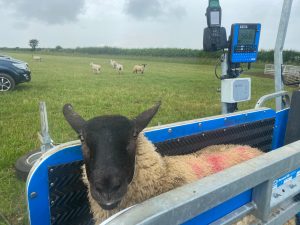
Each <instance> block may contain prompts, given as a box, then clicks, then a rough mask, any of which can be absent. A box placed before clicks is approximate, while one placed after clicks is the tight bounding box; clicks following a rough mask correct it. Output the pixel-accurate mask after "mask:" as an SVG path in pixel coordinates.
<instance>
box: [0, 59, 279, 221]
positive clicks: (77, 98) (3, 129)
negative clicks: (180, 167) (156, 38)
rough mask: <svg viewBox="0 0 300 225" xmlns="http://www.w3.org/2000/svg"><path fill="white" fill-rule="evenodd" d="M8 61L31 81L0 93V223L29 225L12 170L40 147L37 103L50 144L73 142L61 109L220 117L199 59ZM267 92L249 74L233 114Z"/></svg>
mask: <svg viewBox="0 0 300 225" xmlns="http://www.w3.org/2000/svg"><path fill="white" fill-rule="evenodd" d="M8 54H9V53H8ZM10 55H11V56H13V57H16V58H18V59H22V60H25V61H27V62H28V63H29V65H30V68H31V70H32V81H31V82H30V83H25V84H20V85H18V86H17V87H16V90H15V91H13V92H9V93H2V94H0V100H1V106H0V107H1V110H0V137H1V142H0V224H5V220H7V221H8V222H9V223H11V224H14V225H17V224H27V223H28V222H27V220H28V219H27V212H26V205H25V201H26V199H25V194H24V192H25V183H24V182H21V181H19V180H17V179H16V178H15V175H14V166H13V165H14V163H15V161H16V160H17V158H19V157H20V156H22V155H23V154H24V153H26V152H28V151H30V150H32V149H35V148H37V147H38V146H39V141H38V138H37V132H38V131H39V130H40V118H39V102H40V101H45V102H46V105H47V112H48V120H49V127H50V133H51V136H52V138H53V140H54V141H55V142H56V143H63V142H67V141H71V140H74V139H76V134H75V133H74V132H73V131H72V130H71V128H70V127H69V125H68V124H67V123H66V122H65V120H64V118H63V115H62V112H61V111H62V106H63V105H64V104H65V103H72V104H73V106H74V108H75V110H76V111H77V112H79V113H80V114H81V115H82V116H83V117H84V118H86V119H89V118H91V117H94V116H97V115H102V114H122V115H125V116H127V117H129V118H133V117H135V116H136V115H137V114H138V113H140V112H141V111H143V110H145V109H147V108H148V107H150V106H152V105H153V104H154V103H155V102H156V101H158V100H162V106H161V109H160V110H159V113H158V114H157V115H156V116H155V118H154V119H153V121H152V123H151V125H152V126H153V125H157V124H158V123H160V124H166V123H171V122H176V121H183V120H189V119H194V118H200V117H206V116H211V115H217V114H220V108H221V107H220V93H219V92H217V88H219V87H220V81H219V80H217V79H216V78H215V76H214V66H213V65H211V64H205V61H203V60H202V61H201V60H200V59H184V60H183V59H182V60H181V59H174V60H172V59H170V58H168V59H167V58H165V59H164V58H142V59H139V58H125V57H119V56H115V57H112V56H88V55H87V56H71V55H64V56H63V55H56V56H55V55H42V57H43V61H42V62H34V61H32V60H31V54H25V53H11V54H10ZM110 58H113V59H115V60H117V61H118V62H120V63H122V64H123V65H124V68H125V71H124V72H123V74H121V75H118V73H117V72H116V71H114V70H113V69H112V68H111V66H110V64H109V59H110ZM90 62H94V63H99V64H101V65H102V67H103V70H102V72H101V74H93V73H92V72H91V68H90V66H89V63H90ZM139 63H147V67H146V71H145V74H144V75H135V74H133V73H132V67H133V65H135V64H139ZM262 68H263V65H256V68H254V70H253V71H255V73H258V74H259V73H262ZM273 87H274V83H273V80H272V79H269V78H262V77H256V76H253V77H252V100H251V101H249V102H246V103H241V104H239V109H240V110H244V109H249V108H253V107H254V105H255V103H256V101H257V100H258V99H259V97H260V96H262V95H265V94H268V93H271V92H273V90H274V88H273ZM4 218H5V219H4Z"/></svg>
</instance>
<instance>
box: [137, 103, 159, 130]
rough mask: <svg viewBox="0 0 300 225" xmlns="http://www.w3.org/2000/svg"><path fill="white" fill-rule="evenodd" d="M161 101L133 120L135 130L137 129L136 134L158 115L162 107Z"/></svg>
mask: <svg viewBox="0 0 300 225" xmlns="http://www.w3.org/2000/svg"><path fill="white" fill-rule="evenodd" d="M160 104H161V101H159V102H157V103H156V104H155V105H154V106H153V107H152V108H150V109H148V110H146V111H144V112H142V113H141V114H140V115H138V116H137V117H136V118H135V119H133V122H134V128H135V132H134V133H135V134H134V135H137V134H139V133H140V132H141V131H142V130H143V129H144V128H145V127H147V125H148V124H149V122H150V121H151V119H152V118H153V117H154V116H155V114H156V113H157V111H158V109H159V107H160Z"/></svg>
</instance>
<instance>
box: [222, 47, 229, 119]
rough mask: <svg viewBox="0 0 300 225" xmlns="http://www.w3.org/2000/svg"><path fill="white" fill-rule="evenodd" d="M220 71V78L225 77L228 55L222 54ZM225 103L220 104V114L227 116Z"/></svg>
mask: <svg viewBox="0 0 300 225" xmlns="http://www.w3.org/2000/svg"><path fill="white" fill-rule="evenodd" d="M221 69H222V76H221V77H224V76H227V72H228V53H227V52H226V53H224V54H223V56H222V63H221ZM221 85H222V81H221ZM222 94H223V93H222V88H221V96H222ZM227 104H228V103H226V102H221V105H222V114H227V113H228V107H227Z"/></svg>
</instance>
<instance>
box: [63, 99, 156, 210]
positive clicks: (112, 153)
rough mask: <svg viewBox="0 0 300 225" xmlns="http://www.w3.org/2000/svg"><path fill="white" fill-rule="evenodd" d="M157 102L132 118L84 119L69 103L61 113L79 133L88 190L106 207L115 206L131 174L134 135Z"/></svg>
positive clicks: (149, 118)
mask: <svg viewBox="0 0 300 225" xmlns="http://www.w3.org/2000/svg"><path fill="white" fill-rule="evenodd" d="M159 106H160V102H159V103H158V104H156V105H155V106H153V107H152V108H150V109H148V110H146V111H144V112H142V113H141V114H140V115H138V116H137V117H136V118H135V119H133V120H130V119H128V118H126V117H124V116H99V117H95V118H93V119H91V120H88V121H85V120H84V119H83V118H82V117H81V116H80V115H78V114H77V113H76V112H74V111H73V107H72V105H70V104H66V105H64V107H63V113H64V116H65V118H66V120H67V121H68V122H69V124H70V125H71V127H72V128H73V129H74V130H75V131H76V132H77V133H78V134H79V137H80V140H81V142H82V152H83V158H84V162H85V166H86V173H87V178H88V180H89V183H90V192H91V195H92V197H93V198H94V199H95V200H96V201H97V202H98V204H99V205H100V206H101V207H102V208H103V209H106V210H111V209H114V208H115V207H117V206H118V204H119V203H120V201H121V200H122V198H123V197H124V195H125V194H126V192H127V187H128V184H129V183H130V182H131V180H132V178H133V175H134V166H135V153H136V139H137V136H138V134H139V133H140V132H141V131H142V130H143V129H144V128H145V127H146V126H147V125H148V123H149V122H150V121H151V119H152V118H153V116H154V115H155V114H156V112H157V110H158V108H159Z"/></svg>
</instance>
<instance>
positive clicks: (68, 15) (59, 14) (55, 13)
mask: <svg viewBox="0 0 300 225" xmlns="http://www.w3.org/2000/svg"><path fill="white" fill-rule="evenodd" d="M4 1H5V2H4ZM0 5H6V7H9V9H10V10H12V11H13V13H14V15H15V18H19V17H23V18H26V19H29V20H31V19H34V20H38V21H42V22H45V23H48V24H61V23H67V22H73V21H76V20H77V17H78V15H80V14H81V13H82V12H83V11H84V7H85V0H63V1H62V0H50V1H49V0H31V1H27V0H14V1H9V2H6V0H0Z"/></svg>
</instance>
